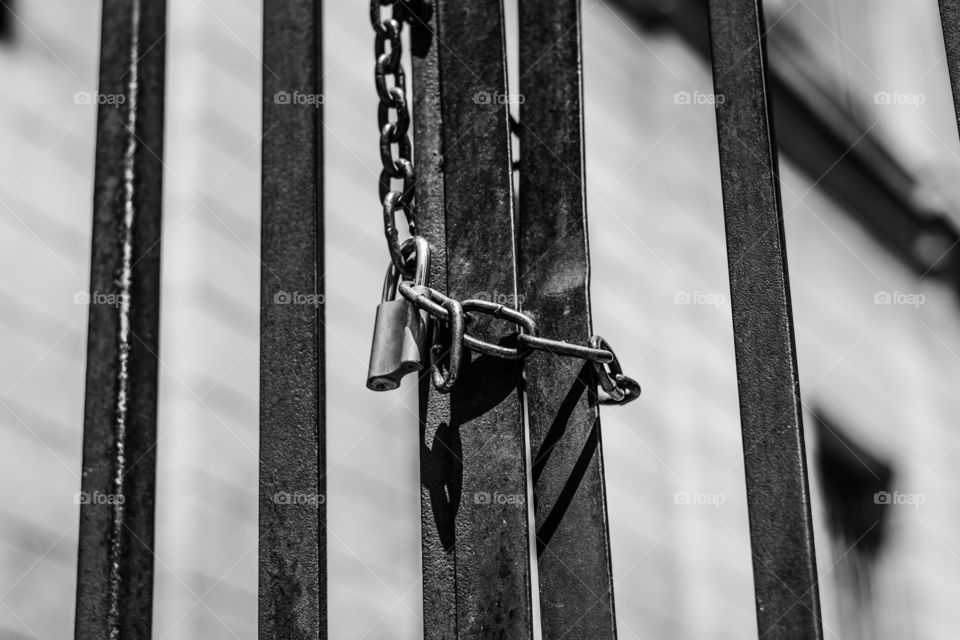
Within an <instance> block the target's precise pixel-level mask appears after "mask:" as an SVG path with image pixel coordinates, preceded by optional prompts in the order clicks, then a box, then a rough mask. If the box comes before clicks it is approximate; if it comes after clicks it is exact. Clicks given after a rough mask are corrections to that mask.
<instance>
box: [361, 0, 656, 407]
mask: <svg viewBox="0 0 960 640" xmlns="http://www.w3.org/2000/svg"><path fill="white" fill-rule="evenodd" d="M408 1H409V0H371V2H370V24H371V25H372V26H373V31H374V33H375V34H376V40H375V43H374V57H375V59H376V64H375V66H374V82H375V84H376V87H377V95H378V96H379V97H380V104H379V106H378V108H377V124H378V126H379V129H380V162H381V164H382V165H383V170H382V171H381V172H380V178H379V180H378V193H379V196H380V202H381V204H382V206H383V231H384V235H385V236H386V238H387V249H388V250H389V251H390V261H391V262H392V263H393V266H394V268H396V270H397V272H398V273H399V274H401V275H402V276H404V277H407V278H411V277H412V276H413V273H414V271H415V268H416V262H417V257H416V256H413V265H412V266H411V264H410V262H411V261H410V260H408V259H407V258H406V257H405V256H404V253H405V249H409V248H412V247H413V242H414V241H415V239H417V211H416V202H415V200H414V197H415V194H414V186H415V183H416V170H415V169H414V166H413V160H412V159H411V153H412V150H413V145H412V144H411V142H410V111H409V108H408V104H409V101H408V99H407V78H406V73H405V72H404V70H403V65H402V64H401V62H402V57H403V43H402V41H401V35H402V33H403V23H404V21H405V20H407V19H409V18H410V16H411V15H412V9H411V7H410V6H409V5H408ZM387 6H389V7H391V11H390V15H389V16H387V15H385V13H384V7H387ZM387 43H389V45H390V46H389V49H388V48H387ZM388 78H391V79H392V82H391V83H388V82H387V79H388ZM391 111H393V112H394V114H395V117H396V119H395V120H391V119H390V117H391V113H390V112H391ZM394 151H396V155H394ZM394 180H398V181H402V185H403V186H402V187H400V190H399V191H398V190H396V189H394V188H393V181H394ZM398 211H402V212H403V215H404V218H405V219H406V222H407V227H408V229H409V230H410V235H411V236H412V238H410V239H408V240H406V241H405V242H404V243H403V245H401V243H400V238H399V234H398V232H397V226H396V214H397V212H398ZM426 250H427V252H429V247H427V248H426ZM406 253H408V254H409V253H410V252H409V251H406ZM414 253H417V252H416V251H415V252H414ZM397 290H398V291H399V293H400V294H401V295H402V296H403V297H404V298H406V299H407V300H409V301H410V303H411V304H413V305H414V306H415V307H416V308H417V309H420V310H422V311H425V312H427V313H428V314H430V315H431V316H432V317H433V318H434V319H435V320H436V322H434V323H433V336H432V338H431V348H430V358H431V364H432V367H433V385H434V387H436V389H437V390H438V391H440V392H441V393H448V392H449V391H450V390H451V389H453V387H454V385H455V384H456V382H457V377H458V376H459V373H460V365H461V362H462V353H463V348H464V347H466V348H467V349H470V350H471V351H475V352H477V353H482V354H486V355H490V356H494V357H498V358H507V359H511V360H519V359H523V358H526V357H527V356H529V355H530V354H531V353H532V352H533V351H535V350H536V351H546V352H549V353H553V354H556V355H559V356H568V357H572V358H580V359H583V360H587V361H589V362H592V363H593V367H594V370H595V371H596V375H597V382H598V384H599V386H600V388H601V389H602V390H603V392H604V394H603V395H601V396H600V402H601V403H604V404H626V403H627V402H630V401H631V400H634V399H636V398H637V397H639V396H640V385H639V384H637V382H636V380H634V379H633V378H630V377H627V376H625V375H624V374H623V369H621V367H620V363H619V361H618V360H617V356H616V354H615V353H614V352H613V350H612V349H611V348H610V345H609V344H607V341H606V340H604V339H603V338H601V337H600V336H593V337H592V338H590V342H589V345H588V346H582V345H576V344H570V343H568V342H562V341H560V340H550V339H548V338H542V337H540V335H539V332H538V330H537V325H536V323H535V322H534V320H533V318H531V317H530V316H528V315H526V314H524V313H522V312H520V311H517V310H516V309H512V308H510V307H506V306H504V305H501V304H496V303H494V302H490V301H487V300H463V301H462V302H458V301H457V300H454V299H453V298H450V297H448V296H446V295H444V294H443V293H441V292H440V291H437V290H436V289H433V288H431V287H428V286H426V285H425V284H414V283H413V282H410V281H402V282H400V284H399V285H398V287H397ZM470 312H473V313H482V314H487V315H490V316H493V317H495V318H499V319H502V320H506V321H508V322H512V323H514V324H516V325H517V327H518V328H520V329H521V331H520V332H518V334H517V346H516V347H509V346H504V345H501V344H493V343H490V342H486V341H484V340H480V339H478V338H476V337H474V336H471V335H470V334H468V333H467V332H466V325H467V321H468V320H469V319H470V316H468V315H467V314H468V313H470Z"/></svg>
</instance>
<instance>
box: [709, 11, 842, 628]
mask: <svg viewBox="0 0 960 640" xmlns="http://www.w3.org/2000/svg"><path fill="white" fill-rule="evenodd" d="M709 6H710V36H711V46H712V51H713V77H714V91H715V92H716V94H717V95H718V96H719V95H722V96H723V97H724V100H723V101H719V100H718V101H717V104H718V106H717V110H716V114H717V133H718V137H719V142H720V175H721V180H722V186H723V206H724V213H725V220H726V236H727V258H728V263H729V270H730V292H731V302H732V307H733V330H734V348H735V352H736V361H737V381H738V386H739V394H740V420H741V429H742V432H743V450H744V466H745V469H746V482H747V504H748V507H749V511H750V540H751V545H752V552H753V572H754V588H755V590H756V600H757V622H758V625H759V631H760V637H762V638H764V640H781V639H783V640H785V639H787V638H790V639H797V638H803V639H816V638H821V637H822V636H823V631H822V628H821V621H820V596H819V593H818V588H817V563H816V557H815V553H814V544H813V526H812V523H811V515H810V494H809V487H808V482H807V466H806V453H805V450H804V441H803V423H802V420H801V404H800V386H799V380H798V375H797V355H796V347H795V344H794V332H793V316H792V312H791V307H790V289H789V279H788V274H787V261H786V246H785V241H784V233H783V210H782V205H781V201H780V184H779V172H778V167H777V147H776V144H775V142H774V138H773V130H772V124H771V111H770V101H769V96H768V93H767V83H766V49H765V42H764V30H765V29H764V26H763V25H764V23H763V16H762V12H761V7H760V0H710V4H709Z"/></svg>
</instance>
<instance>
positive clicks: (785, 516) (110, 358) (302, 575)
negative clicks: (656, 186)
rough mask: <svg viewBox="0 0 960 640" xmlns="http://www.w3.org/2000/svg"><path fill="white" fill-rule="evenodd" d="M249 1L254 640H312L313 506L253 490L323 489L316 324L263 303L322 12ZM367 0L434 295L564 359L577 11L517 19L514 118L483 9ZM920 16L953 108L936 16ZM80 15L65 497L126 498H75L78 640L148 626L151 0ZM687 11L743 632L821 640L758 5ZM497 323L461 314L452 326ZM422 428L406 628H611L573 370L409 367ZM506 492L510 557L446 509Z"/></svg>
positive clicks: (282, 236)
mask: <svg viewBox="0 0 960 640" xmlns="http://www.w3.org/2000/svg"><path fill="white" fill-rule="evenodd" d="M264 5H265V6H264V55H263V61H264V66H265V68H269V69H270V72H269V73H264V75H263V130H264V131H271V135H270V136H266V137H264V146H263V173H262V260H263V269H262V283H261V302H262V304H261V329H262V335H263V340H262V345H261V389H260V429H261V430H260V443H261V449H260V450H261V466H260V478H259V484H260V515H259V518H260V546H259V552H260V586H259V589H260V591H259V634H260V637H261V638H264V639H266V638H325V637H327V632H326V620H327V610H326V601H327V598H326V593H327V588H328V584H327V576H326V540H325V538H326V525H325V509H324V507H323V505H322V504H321V505H320V506H319V507H318V508H317V509H312V510H290V509H284V508H282V506H281V505H278V504H277V502H276V500H274V499H273V498H274V496H276V495H277V494H278V493H282V492H287V493H291V494H292V493H295V492H308V493H313V494H319V495H324V494H325V493H326V487H325V430H326V420H325V403H326V402H327V398H326V397H325V382H324V365H325V360H324V357H325V356H324V354H325V348H324V331H323V327H324V310H323V306H318V305H275V304H272V301H273V300H274V298H275V296H276V295H278V294H279V293H280V292H283V291H291V290H293V291H299V292H311V293H313V294H316V295H320V294H323V290H324V289H323V287H324V285H323V273H322V265H323V251H324V226H323V211H322V205H323V189H324V184H323V147H324V140H323V138H324V125H323V110H322V107H318V108H316V109H286V108H283V107H282V106H278V104H277V102H276V101H275V100H274V95H275V94H276V93H277V92H278V91H298V92H300V93H302V94H308V95H318V94H321V93H322V76H323V61H322V58H321V34H322V27H323V22H322V11H321V3H320V2H319V0H265V3H264ZM383 5H386V7H380V6H379V5H378V3H377V2H376V1H375V2H374V4H373V8H372V13H373V14H374V15H373V23H374V28H375V29H378V30H379V31H381V32H382V33H387V32H388V31H389V29H388V27H387V26H386V23H385V22H382V21H379V20H380V18H379V17H378V11H379V10H380V9H381V8H384V9H385V8H388V7H389V5H393V11H394V16H401V19H399V20H398V23H402V24H404V25H406V26H407V27H408V28H409V33H410V35H409V46H410V51H411V55H412V73H411V79H412V87H413V95H414V96H415V98H414V100H413V101H412V103H411V104H410V107H411V108H412V118H410V120H411V121H412V130H413V132H414V136H413V140H414V149H413V151H414V157H415V158H416V163H417V173H416V183H415V198H416V202H417V207H418V214H419V215H418V224H419V226H418V233H419V234H420V235H422V236H423V237H424V238H426V240H427V241H428V242H429V245H430V248H431V250H432V260H431V263H430V270H429V280H430V282H431V283H432V284H433V285H434V286H436V287H438V288H439V289H441V290H443V291H446V292H448V294H449V295H450V296H451V297H455V298H470V297H471V296H472V295H473V294H474V292H476V291H480V290H486V291H499V292H503V293H505V294H508V295H509V294H512V295H513V296H514V298H513V300H514V301H516V294H517V290H518V286H520V287H521V288H522V290H524V291H526V292H529V295H528V296H527V297H526V299H525V300H524V304H523V311H524V312H525V313H526V314H528V315H529V316H530V317H532V318H533V319H534V320H535V321H536V323H537V326H538V327H539V328H540V329H541V331H543V333H544V334H546V335H550V336H553V337H556V338H558V339H560V340H563V341H566V342H570V343H578V342H580V343H582V342H585V341H586V340H587V339H588V338H589V337H590V335H591V333H592V327H591V325H592V319H591V310H590V298H589V290H588V286H589V252H588V242H587V216H586V210H585V198H584V147H583V136H582V132H583V109H582V99H581V96H582V78H581V69H582V67H581V47H580V39H581V38H580V17H579V12H580V6H579V5H580V3H579V1H578V0H520V2H519V9H520V42H521V46H520V83H521V88H522V91H521V92H522V94H523V95H524V96H525V102H524V104H523V105H522V108H521V110H520V114H521V116H520V119H519V122H512V121H511V119H510V116H509V112H508V109H507V105H506V104H504V103H503V102H501V101H498V100H493V99H490V96H491V95H496V94H497V93H499V94H502V95H506V92H507V89H506V69H505V43H504V27H503V21H504V17H503V8H502V3H501V2H476V1H473V2H468V1H466V0H434V1H433V2H430V1H428V0H422V1H420V0H409V1H405V0H396V2H394V1H392V0H390V1H387V2H384V3H383ZM940 5H941V14H942V20H943V26H944V35H945V41H946V45H947V53H948V59H949V65H950V71H951V78H952V82H953V90H954V96H955V100H956V101H957V104H958V112H960V46H958V34H960V1H958V0H940ZM398 11H402V13H397V12H398ZM103 16H104V18H103V40H102V45H101V46H102V49H101V70H100V92H101V93H105V94H119V95H123V96H125V101H123V102H122V103H120V107H119V108H117V107H111V106H104V105H101V107H100V109H99V116H98V138H97V153H96V178H95V203H94V230H93V231H94V239H93V247H94V251H93V258H92V276H91V291H99V292H112V293H115V294H117V295H118V296H119V299H120V300H121V301H122V303H121V304H120V305H118V306H110V305H91V306H90V316H89V347H88V360H87V378H86V406H85V415H84V450H83V486H82V490H83V491H86V492H89V493H94V492H99V493H103V494H111V495H118V496H123V497H124V499H123V500H117V501H115V502H113V503H111V504H84V505H82V506H81V529H80V548H79V567H78V586H77V609H76V610H77V618H76V633H75V637H76V638H78V639H82V640H94V639H97V640H99V639H101V638H144V637H149V636H150V629H151V619H152V615H151V608H152V582H153V537H154V504H153V496H154V476H155V461H154V456H155V453H154V451H155V448H154V445H155V443H156V399H157V368H158V360H157V352H158V344H159V343H158V340H159V295H160V277H159V254H160V247H159V241H160V227H161V201H160V193H161V172H162V160H161V156H162V154H161V153H160V152H159V150H160V149H161V148H162V135H163V119H164V113H163V96H164V90H163V77H164V59H165V58H164V57H165V51H164V49H165V45H164V36H163V34H164V30H165V19H166V14H165V3H164V2H163V0H150V1H149V2H148V1H146V0H104V3H103ZM709 16H710V36H711V54H712V61H713V74H714V83H715V93H716V94H718V95H723V96H724V97H725V100H724V101H723V103H722V104H720V105H718V108H717V110H716V113H717V129H718V137H719V143H720V164H721V176H722V185H723V202H724V210H725V222H726V242H727V253H728V266H729V276H730V287H731V293H732V310H733V326H734V337H735V352H736V365H737V374H738V383H739V399H740V411H741V424H742V433H743V446H744V459H745V469H746V482H747V496H748V504H749V514H750V534H751V544H752V552H753V572H754V582H755V590H756V604H757V619H758V624H759V629H758V631H759V636H760V637H761V638H765V639H770V640H778V639H786V638H821V637H822V636H823V634H822V630H821V622H820V603H819V595H818V588H817V580H818V577H817V569H816V559H815V553H814V543H813V530H812V523H811V512H810V496H809V490H808V480H807V468H806V461H805V449H804V439H803V426H802V419H801V402H800V394H799V383H798V376H797V362H796V349H795V345H794V335H793V320H792V315H791V304H790V291H789V277H788V270H787V263H786V255H785V247H784V230H783V220H782V210H781V203H780V192H779V175H778V167H777V146H776V143H775V139H774V129H773V123H772V117H771V113H772V109H771V97H770V94H769V89H768V87H769V82H768V80H767V76H766V60H765V43H764V36H765V31H766V30H765V26H764V22H763V17H762V11H761V6H760V2H759V0H710V2H709ZM391 37H392V36H391ZM397 37H398V38H399V32H397ZM395 42H399V39H397V40H396V41H395ZM394 46H395V45H394ZM392 51H395V49H393V50H389V51H387V52H386V53H388V54H390V55H388V56H387V57H388V58H390V57H391V56H392V55H393V53H392ZM398 55H399V54H397V56H398ZM393 74H394V78H395V80H394V82H395V83H400V82H401V81H400V80H399V79H397V77H396V75H397V72H396V71H394V72H393ZM394 86H397V84H395V85H394ZM478 96H480V97H481V98H478ZM482 96H486V99H483V98H482ZM394 108H395V109H396V106H395V107H394ZM403 108H404V109H406V106H404V107H403ZM396 117H397V118H402V117H405V116H404V115H403V114H401V113H400V110H399V109H397V114H396ZM396 122H399V120H398V121H396ZM394 142H395V141H394ZM389 144H390V143H388V146H389ZM517 146H519V148H520V160H519V163H518V166H519V189H518V193H519V198H518V199H517V200H516V202H515V200H514V193H513V172H514V170H515V169H516V167H515V163H514V157H513V152H512V149H513V148H514V147H517ZM387 153H388V154H389V151H387ZM558 174H559V178H558ZM408 188H409V186H408V185H405V186H404V191H406V190H407V189H408ZM412 195H413V194H411V196H412ZM390 213H391V214H392V211H391V212H390ZM557 283H561V284H560V285H558V284H557ZM507 306H512V305H509V304H508V305H507ZM514 306H515V305H514ZM498 327H500V323H499V321H496V320H495V319H494V318H492V317H490V316H487V315H484V316H479V317H478V320H477V321H475V322H474V323H473V324H472V325H471V331H472V332H474V333H476V334H479V335H485V336H488V337H491V336H496V335H498V334H499V333H502V332H503V329H502V328H498ZM521 335H522V334H521ZM514 338H515V339H519V336H516V335H515V336H514ZM504 344H505V343H504ZM647 401H651V402H655V401H656V399H655V398H654V399H650V400H647ZM524 406H526V414H527V416H528V420H527V421H526V422H527V424H526V426H525V419H524ZM527 434H528V435H527ZM419 437H420V445H421V446H420V471H421V474H420V475H421V523H422V551H423V599H424V636H425V637H427V638H437V639H440V638H458V637H464V638H468V637H469V638H528V637H532V633H533V632H532V629H533V620H532V616H533V613H532V611H533V604H532V599H533V598H534V597H536V594H538V595H539V606H540V611H541V620H540V625H541V628H542V637H543V638H545V639H551V640H559V639H560V638H584V639H587V638H589V639H598V640H599V639H602V638H615V637H616V617H615V614H614V594H613V581H612V578H611V562H610V545H609V532H608V523H607V507H606V494H605V487H604V476H603V457H602V447H601V429H600V414H599V409H598V393H597V374H596V371H595V368H594V367H593V366H591V365H590V364H589V363H585V362H584V361H582V360H578V359H572V358H566V357H563V356H561V355H558V354H556V353H549V352H542V351H538V352H535V353H533V354H531V355H530V356H529V357H528V358H526V359H524V360H517V359H504V358H498V357H492V356H483V355H479V354H473V356H471V357H469V358H468V360H467V361H466V362H465V363H464V366H463V369H462V371H461V373H460V377H459V380H458V382H457V385H456V387H454V389H453V391H452V392H451V393H449V394H445V393H440V392H438V391H437V390H436V389H434V387H433V386H432V385H431V384H430V375H429V372H425V375H423V376H422V378H421V381H420V430H419ZM527 447H529V451H530V460H531V464H530V467H529V468H527V464H526V455H527V453H526V451H527ZM528 476H529V477H530V478H531V479H532V486H533V491H534V495H533V496H532V499H533V502H534V505H535V531H534V532H533V533H532V535H533V536H534V541H535V543H534V544H533V545H532V546H533V549H534V555H535V557H533V558H531V557H530V549H531V545H530V537H531V532H530V531H528V523H527V519H526V515H525V512H523V511H522V510H518V509H515V508H511V507H510V506H509V505H504V506H503V508H498V507H497V505H492V506H493V507H494V508H478V507H477V505H478V503H477V502H476V500H474V499H473V498H470V499H468V496H475V495H476V493H477V492H489V491H490V490H491V489H495V490H496V491H499V492H501V493H503V494H510V495H521V496H524V498H526V492H527V480H528ZM532 566H536V568H537V574H538V576H539V583H538V585H536V588H535V589H534V588H531V584H530V583H531V567H532Z"/></svg>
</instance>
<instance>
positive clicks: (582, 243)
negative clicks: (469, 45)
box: [518, 0, 617, 640]
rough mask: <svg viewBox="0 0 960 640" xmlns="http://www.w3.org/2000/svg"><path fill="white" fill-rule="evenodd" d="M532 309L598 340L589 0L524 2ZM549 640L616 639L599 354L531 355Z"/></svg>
mask: <svg viewBox="0 0 960 640" xmlns="http://www.w3.org/2000/svg"><path fill="white" fill-rule="evenodd" d="M519 7H520V95H522V96H523V102H522V103H521V104H520V116H521V117H520V139H521V153H520V156H521V161H520V189H519V192H520V207H519V208H520V212H519V221H520V222H519V225H518V226H519V243H518V258H519V266H520V270H519V272H520V292H521V294H522V295H523V299H522V300H523V309H524V311H525V312H526V313H528V314H530V315H531V316H532V317H533V318H534V320H536V322H537V326H538V327H539V329H540V331H541V333H542V334H544V335H548V336H551V337H555V338H557V339H560V340H566V341H567V342H571V343H575V344H585V343H586V342H587V340H588V339H589V338H590V336H591V333H592V329H591V317H590V293H589V270H590V265H589V250H588V246H587V218H586V202H585V196H584V185H585V179H584V146H583V104H582V102H583V101H582V96H583V86H582V65H581V46H580V43H581V31H580V2H579V0H520V3H519ZM526 379H527V402H528V409H527V413H528V415H529V421H530V448H531V452H532V453H531V457H532V460H533V470H532V472H533V482H534V504H535V513H536V526H537V555H538V558H537V561H538V572H539V581H540V610H541V627H542V630H543V638H544V640H559V639H560V638H593V639H596V640H601V639H603V638H607V639H611V638H616V635H617V632H616V619H615V615H614V603H613V578H612V570H611V566H610V538H609V531H608V522H607V504H606V488H605V486H604V478H603V454H602V451H601V447H600V415H599V411H598V407H597V397H596V394H595V389H596V381H595V380H594V372H593V367H592V365H590V364H589V363H585V362H584V361H582V360H576V359H573V358H565V357H560V356H557V355H554V354H550V353H546V352H541V351H537V352H534V353H533V354H532V355H531V356H529V357H528V358H527V360H526Z"/></svg>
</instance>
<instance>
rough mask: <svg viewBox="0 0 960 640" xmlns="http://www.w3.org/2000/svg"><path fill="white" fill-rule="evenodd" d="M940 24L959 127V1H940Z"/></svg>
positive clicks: (959, 125)
mask: <svg viewBox="0 0 960 640" xmlns="http://www.w3.org/2000/svg"><path fill="white" fill-rule="evenodd" d="M940 24H941V27H942V29H943V44H944V47H945V49H946V52H947V68H948V70H949V72H950V88H951V90H952V91H953V105H954V115H955V116H956V118H957V125H958V127H960V0H940Z"/></svg>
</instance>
